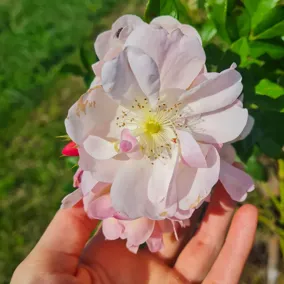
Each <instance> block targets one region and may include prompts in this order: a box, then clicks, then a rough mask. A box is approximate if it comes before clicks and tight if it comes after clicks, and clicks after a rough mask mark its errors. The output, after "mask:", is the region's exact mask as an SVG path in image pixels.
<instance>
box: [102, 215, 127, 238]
mask: <svg viewBox="0 0 284 284" xmlns="http://www.w3.org/2000/svg"><path fill="white" fill-rule="evenodd" d="M123 230H124V227H123V225H122V224H121V223H120V221H118V220H116V219H114V218H108V219H105V220H103V223H102V231H103V234H104V236H105V238H106V239H107V240H116V239H118V238H120V236H121V234H122V232H123Z"/></svg>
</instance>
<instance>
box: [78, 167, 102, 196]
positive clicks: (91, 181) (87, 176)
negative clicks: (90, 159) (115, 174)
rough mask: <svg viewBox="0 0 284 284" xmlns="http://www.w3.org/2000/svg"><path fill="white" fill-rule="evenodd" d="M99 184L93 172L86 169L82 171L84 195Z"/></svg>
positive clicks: (81, 185)
mask: <svg viewBox="0 0 284 284" xmlns="http://www.w3.org/2000/svg"><path fill="white" fill-rule="evenodd" d="M97 184H98V180H97V179H96V177H95V174H94V173H93V172H89V171H84V172H83V173H82V175H81V184H80V188H81V190H82V192H83V195H84V196H86V195H87V194H88V193H89V192H90V191H91V190H92V189H93V188H94V187H95V186H96V185H97Z"/></svg>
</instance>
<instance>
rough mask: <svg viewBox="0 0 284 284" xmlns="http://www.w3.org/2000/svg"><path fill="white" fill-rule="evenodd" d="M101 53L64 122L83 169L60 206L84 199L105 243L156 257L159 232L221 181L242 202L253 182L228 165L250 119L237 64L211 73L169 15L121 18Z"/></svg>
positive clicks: (101, 43) (99, 44) (184, 28)
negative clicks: (123, 242)
mask: <svg viewBox="0 0 284 284" xmlns="http://www.w3.org/2000/svg"><path fill="white" fill-rule="evenodd" d="M95 50H96V53H97V55H98V57H99V62H97V63H96V64H94V65H93V70H94V72H95V75H96V79H95V80H94V82H93V84H92V86H91V88H90V89H89V91H88V92H87V93H85V94H84V95H82V96H81V97H80V98H79V100H78V101H77V102H76V103H75V104H74V105H73V106H72V107H71V108H70V110H69V113H68V116H67V118H66V121H65V126H66V131H67V134H68V135H69V137H70V138H71V139H72V141H73V142H74V143H76V145H77V149H78V153H79V170H78V171H77V173H76V175H75V177H74V183H75V184H74V185H75V187H77V190H75V191H74V192H73V193H71V194H70V195H69V196H67V197H66V198H65V199H64V200H63V205H62V206H63V207H68V206H73V205H74V204H75V203H76V202H78V201H79V200H80V199H83V202H84V207H85V210H86V212H87V214H88V216H89V217H90V218H96V219H101V220H103V222H102V224H103V225H102V230H103V233H104V235H105V237H106V238H107V239H110V240H112V239H117V238H122V239H127V247H128V248H129V249H130V250H132V251H137V248H138V247H139V245H140V244H142V243H144V242H147V245H148V247H149V249H150V250H151V251H157V250H159V249H161V248H162V246H163V243H162V234H163V233H164V232H169V231H173V232H176V228H177V227H178V226H186V225H188V219H189V218H190V217H191V215H192V214H193V212H194V210H195V209H196V208H198V207H199V206H200V205H201V204H202V203H203V202H204V201H205V200H208V198H209V197H210V194H211V192H212V189H213V187H214V185H215V184H216V183H217V182H218V180H219V181H220V182H221V183H222V184H223V186H224V188H225V189H226V191H227V192H228V194H229V195H230V196H231V198H232V199H233V200H236V201H243V200H244V199H245V198H246V196H247V192H249V191H251V190H253V188H254V185H253V181H252V179H251V178H250V177H249V176H248V175H247V174H246V173H244V172H243V171H241V170H239V169H237V168H236V167H234V166H233V165H232V164H233V162H234V160H235V152H234V149H233V147H232V146H231V143H232V142H234V141H237V140H239V139H243V138H245V137H246V136H247V135H248V134H249V132H250V130H251V128H252V126H253V119H252V118H251V117H250V116H249V115H248V111H247V109H245V108H244V107H243V104H242V100H241V99H240V96H241V93H242V88H243V86H242V82H241V81H242V77H241V75H240V73H239V72H237V71H236V70H235V68H236V66H235V65H234V64H233V65H232V66H231V67H229V68H228V69H226V70H224V71H222V72H221V73H217V72H213V73H212V72H211V73H210V72H207V70H206V67H205V61H206V57H205V53H204V50H203V48H202V42H201V38H200V36H199V34H198V33H197V31H196V30H195V29H194V28H193V27H191V26H189V25H183V24H181V23H179V22H178V21H177V20H175V19H174V18H172V17H169V16H163V17H158V18H156V19H154V20H153V21H152V22H151V23H150V24H147V23H145V22H143V21H142V20H141V19H140V18H138V17H136V16H133V15H126V16H123V17H121V18H119V19H118V20H117V21H116V22H115V23H114V24H113V26H112V29H111V30H110V31H107V32H104V33H102V34H101V35H99V36H98V38H97V40H96V42H95Z"/></svg>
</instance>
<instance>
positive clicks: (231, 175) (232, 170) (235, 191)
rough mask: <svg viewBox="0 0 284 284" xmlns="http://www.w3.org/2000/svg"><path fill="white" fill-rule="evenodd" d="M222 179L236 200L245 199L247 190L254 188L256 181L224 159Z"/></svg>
mask: <svg viewBox="0 0 284 284" xmlns="http://www.w3.org/2000/svg"><path fill="white" fill-rule="evenodd" d="M220 181H221V183H222V184H223V186H224V188H225V189H226V191H227V192H228V194H229V195H230V196H231V198H232V199H233V200H235V201H244V200H245V199H246V197H247V192H250V191H252V190H254V182H253V180H252V178H251V177H250V176H249V175H248V174H246V173H245V172H244V171H242V170H240V169H238V168H236V167H234V166H232V165H230V164H228V163H227V162H225V161H222V160H221V169H220Z"/></svg>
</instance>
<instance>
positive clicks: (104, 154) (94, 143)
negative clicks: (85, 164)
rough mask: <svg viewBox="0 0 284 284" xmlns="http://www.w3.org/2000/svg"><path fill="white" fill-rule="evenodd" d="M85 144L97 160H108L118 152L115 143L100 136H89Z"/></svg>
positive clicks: (89, 152) (88, 151)
mask: <svg viewBox="0 0 284 284" xmlns="http://www.w3.org/2000/svg"><path fill="white" fill-rule="evenodd" d="M83 145H84V148H85V149H86V151H87V153H88V154H89V155H91V156H92V157H93V158H94V159H97V160H108V159H110V158H112V157H114V156H116V155H117V154H118V152H117V151H116V150H115V145H114V143H112V142H109V141H107V140H105V139H103V138H101V137H98V136H92V135H90V136H88V138H87V139H86V140H85V142H84V144H83Z"/></svg>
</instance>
